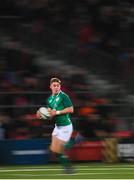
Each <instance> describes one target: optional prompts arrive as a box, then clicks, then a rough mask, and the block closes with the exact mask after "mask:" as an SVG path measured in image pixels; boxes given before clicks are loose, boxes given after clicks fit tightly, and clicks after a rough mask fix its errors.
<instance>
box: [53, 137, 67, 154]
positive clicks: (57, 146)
mask: <svg viewBox="0 0 134 180" xmlns="http://www.w3.org/2000/svg"><path fill="white" fill-rule="evenodd" d="M65 143H66V142H65V141H62V140H60V139H58V138H57V137H56V136H52V142H51V145H50V149H51V151H52V152H55V153H62V152H63V151H64V145H65Z"/></svg>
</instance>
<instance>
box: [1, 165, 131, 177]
mask: <svg viewBox="0 0 134 180" xmlns="http://www.w3.org/2000/svg"><path fill="white" fill-rule="evenodd" d="M74 167H75V170H76V173H75V174H65V173H64V171H63V168H62V167H61V166H60V165H58V164H47V165H27V166H25V165H15V166H2V165H1V166H0V179H134V163H119V164H104V163H74Z"/></svg>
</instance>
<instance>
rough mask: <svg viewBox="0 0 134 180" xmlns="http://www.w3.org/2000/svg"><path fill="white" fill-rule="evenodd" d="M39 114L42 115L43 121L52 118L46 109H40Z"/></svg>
mask: <svg viewBox="0 0 134 180" xmlns="http://www.w3.org/2000/svg"><path fill="white" fill-rule="evenodd" d="M38 112H39V113H40V115H41V118H42V119H49V118H50V114H49V112H48V109H47V108H46V107H40V108H39V110H38Z"/></svg>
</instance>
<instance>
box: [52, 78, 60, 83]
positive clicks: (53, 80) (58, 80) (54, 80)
mask: <svg viewBox="0 0 134 180" xmlns="http://www.w3.org/2000/svg"><path fill="white" fill-rule="evenodd" d="M53 82H58V83H60V84H61V80H60V79H59V78H57V77H54V78H51V79H50V84H52V83H53Z"/></svg>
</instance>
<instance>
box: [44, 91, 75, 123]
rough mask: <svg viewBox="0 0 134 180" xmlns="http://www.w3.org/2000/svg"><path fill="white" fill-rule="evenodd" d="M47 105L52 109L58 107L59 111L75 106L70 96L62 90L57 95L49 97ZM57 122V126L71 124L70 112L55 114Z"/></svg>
mask: <svg viewBox="0 0 134 180" xmlns="http://www.w3.org/2000/svg"><path fill="white" fill-rule="evenodd" d="M47 106H48V107H49V108H51V109H56V110H57V111H58V110H59V111H60V110H63V109H65V108H67V107H71V106H73V104H72V102H71V100H70V98H69V96H68V95H67V94H66V93H64V92H63V91H60V93H58V94H56V95H51V96H50V97H49V98H48V99H47ZM55 123H56V125H57V126H66V125H69V124H71V120H70V116H69V114H61V115H57V116H55Z"/></svg>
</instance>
